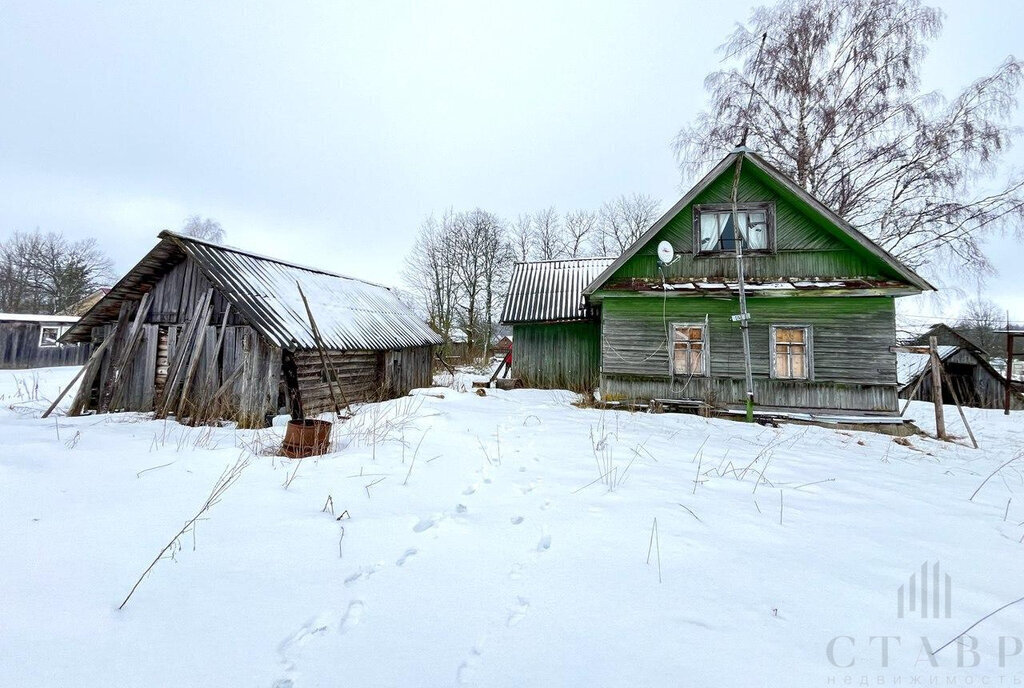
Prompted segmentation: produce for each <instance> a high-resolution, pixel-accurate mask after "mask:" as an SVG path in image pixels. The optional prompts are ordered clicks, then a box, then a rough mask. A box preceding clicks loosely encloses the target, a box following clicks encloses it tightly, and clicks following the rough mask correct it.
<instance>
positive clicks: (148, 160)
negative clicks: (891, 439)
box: [0, 0, 1024, 319]
mask: <svg viewBox="0 0 1024 688" xmlns="http://www.w3.org/2000/svg"><path fill="white" fill-rule="evenodd" d="M932 4H937V5H938V6H940V7H942V8H943V9H944V10H945V12H946V14H947V17H946V29H945V31H944V33H943V36H942V38H941V39H940V40H939V41H938V42H937V43H936V44H935V45H934V46H933V49H932V53H931V55H930V57H929V58H928V61H927V63H926V65H925V70H924V81H925V87H926V88H928V89H938V90H940V91H943V92H945V93H946V94H947V95H952V94H954V93H955V92H956V91H957V90H958V89H960V88H962V87H963V86H964V85H965V84H966V83H968V82H969V81H971V80H973V79H974V78H975V77H977V76H980V75H981V74H983V73H987V72H989V71H991V70H992V69H993V68H994V67H995V66H996V65H997V64H998V63H999V62H1000V61H1001V60H1003V59H1005V58H1006V56H1007V55H1009V54H1011V53H1013V52H1014V51H1017V52H1020V51H1021V47H1022V46H1024V42H1022V41H1021V37H1020V27H1021V26H1024V3H1020V2H1012V3H1011V2H993V1H991V0H981V1H979V0H973V1H970V2H968V1H964V0H942V1H940V2H935V3H932ZM257 5H259V6H257ZM751 5H752V3H750V2H736V1H734V0H715V1H714V2H704V1H700V2H693V1H691V2H679V1H678V0H676V1H674V2H673V1H667V0H665V1H662V0H644V1H635V0H634V1H630V2H617V3H602V2H593V1H588V2H553V1H550V0H545V1H543V2H534V1H532V0H520V1H519V2H515V3H491V2H468V1H467V2H448V1H425V0H420V1H409V2H366V1H364V2H338V1H323V2H297V1H291V2H287V3H284V2H282V3H277V4H275V5H271V4H269V3H251V2H203V3H177V2H174V3H156V2H152V3H139V2H116V1H114V0H106V1H104V2H97V3H92V2H90V3H86V2H76V3H71V2H68V3H51V2H44V1H42V0H30V1H28V2H4V3H3V5H2V6H0V99H2V102H3V107H0V189H2V190H0V235H5V234H7V233H8V232H10V231H13V230H15V229H25V230H30V229H33V228H35V227H39V228H40V229H42V230H60V231H63V232H64V233H65V234H67V235H69V236H72V237H86V236H94V237H96V238H97V239H98V240H99V241H100V243H101V245H102V247H103V248H104V249H105V250H106V251H108V252H109V253H110V254H111V255H112V256H113V257H114V259H115V262H116V269H117V270H118V272H119V273H120V272H123V271H124V270H127V269H128V268H129V267H131V265H132V264H134V262H135V261H136V260H138V258H140V257H141V256H142V254H143V253H144V252H145V251H146V250H148V249H149V248H150V247H151V246H152V245H153V243H154V241H155V236H156V233H157V232H158V231H159V230H160V229H164V228H170V229H178V228H180V227H181V224H182V221H183V219H184V218H185V216H186V215H189V214H191V213H200V214H202V215H204V216H210V217H214V218H216V219H218V220H219V221H220V222H221V223H222V224H223V226H224V228H225V229H226V230H227V233H228V239H227V242H228V243H230V244H233V245H237V246H242V247H245V248H250V249H252V250H256V251H259V252H263V253H270V254H274V255H277V256H280V257H282V258H287V259H290V260H295V261H299V262H303V263H308V264H312V265H316V266H320V267H324V268H327V269H331V270H335V271H338V272H344V273H347V274H352V275H355V276H359V277H363V278H367V279H372V280H376V281H382V282H386V283H394V284H397V283H398V282H399V272H400V269H401V263H402V258H403V256H404V255H405V254H406V253H407V252H408V250H409V248H410V246H411V244H412V241H413V238H414V235H415V232H416V229H417V227H418V225H419V224H420V222H421V221H422V219H423V218H424V216H426V215H427V214H429V213H431V212H438V213H440V212H443V211H444V209H445V208H447V207H448V206H453V207H455V208H457V209H463V208H472V207H475V206H480V207H483V208H486V209H488V210H491V211H493V212H495V213H498V214H499V215H502V216H505V217H514V216H515V215H516V214H517V213H519V212H524V211H531V210H535V209H538V208H541V207H546V206H549V205H555V206H556V207H557V208H559V209H560V210H563V211H564V210H567V209H573V208H577V207H586V208H595V207H597V206H598V205H600V204H601V203H602V202H603V201H605V200H607V199H609V198H612V197H614V196H617V195H618V194H621V193H633V192H641V193H646V194H651V195H653V196H654V197H656V198H659V199H661V201H662V207H663V208H667V207H668V206H669V205H671V204H672V203H673V202H674V201H675V200H676V198H677V197H678V196H679V195H680V192H681V188H680V182H681V179H680V175H679V172H678V170H677V167H676V163H675V160H674V157H673V155H672V152H671V148H670V143H671V140H672V138H673V136H674V134H675V133H676V131H678V129H679V128H680V126H682V125H683V124H685V123H687V122H688V121H689V120H690V119H691V118H692V116H693V115H694V113H695V112H697V111H698V110H699V109H700V108H701V107H702V105H703V103H704V99H705V96H704V92H703V89H702V80H703V78H704V76H705V74H706V73H707V72H709V71H711V70H713V69H716V68H718V67H719V65H720V63H719V62H718V60H719V59H720V56H719V55H717V54H716V53H715V52H714V49H715V47H716V46H717V45H718V44H719V43H721V41H722V40H723V39H724V37H725V36H726V35H727V34H728V33H729V32H730V31H731V29H732V27H733V25H734V23H735V22H737V21H740V20H744V19H746V17H747V15H748V13H749V9H750V7H751ZM1017 123H1018V124H1021V123H1024V116H1021V114H1020V113H1018V116H1017ZM1021 146H1024V141H1022V142H1021ZM723 153H724V152H723ZM1012 161H1013V162H1014V163H1015V164H1016V165H1017V166H1018V167H1024V154H1022V149H1021V148H1020V147H1018V149H1016V150H1015V151H1013V153H1012ZM992 254H993V258H994V262H995V263H996V266H997V267H998V268H999V269H1000V272H1001V274H1000V276H998V277H996V278H994V279H992V280H990V281H989V284H988V285H987V288H988V292H989V294H990V296H991V297H992V298H993V299H995V300H996V301H997V302H999V303H1000V304H1001V305H1002V306H1003V307H1006V308H1011V309H1013V310H1014V311H1015V312H1016V313H1017V314H1018V316H1017V317H1019V318H1021V319H1024V294H1022V290H1021V289H1020V286H1019V283H1021V282H1022V281H1024V280H1022V275H1021V272H1020V268H1019V266H1020V265H1021V264H1022V261H1024V251H1022V250H1021V249H1020V248H1019V247H1018V242H1017V241H1016V240H1014V239H1011V238H1005V239H1001V240H998V241H994V242H993V244H992ZM1014 282H1017V283H1018V284H1014ZM947 283H949V284H952V282H951V281H950V280H947ZM962 287H963V288H964V289H966V291H967V295H968V296H970V295H972V294H973V293H974V290H975V287H974V286H973V284H969V283H968V284H963V285H962ZM957 298H959V297H958V296H956V295H955V294H949V295H947V297H946V301H944V302H942V303H939V302H936V301H935V299H931V300H929V301H921V302H912V303H905V304H903V306H904V308H908V309H910V310H915V311H916V310H931V311H934V310H935V309H937V308H938V309H942V308H946V309H950V310H952V311H955V310H956V300H957ZM904 301H907V300H904ZM943 304H944V305H943Z"/></svg>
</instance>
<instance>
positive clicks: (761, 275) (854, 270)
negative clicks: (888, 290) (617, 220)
mask: <svg viewBox="0 0 1024 688" xmlns="http://www.w3.org/2000/svg"><path fill="white" fill-rule="evenodd" d="M732 179H733V170H732V168H729V170H727V171H726V172H725V173H723V174H722V175H721V176H719V177H718V179H716V180H715V181H714V182H712V183H711V185H710V186H709V187H708V188H707V189H705V190H704V191H703V192H701V193H700V194H699V195H698V196H697V197H696V198H695V199H694V201H693V203H691V204H689V205H687V206H685V207H684V208H683V209H682V210H681V211H680V212H679V213H678V214H676V216H675V217H674V218H673V219H672V220H671V221H669V223H668V224H667V225H666V226H665V227H664V228H663V229H662V230H661V231H660V232H658V234H657V236H655V237H654V239H652V240H651V241H650V242H648V244H647V245H646V246H645V247H644V248H643V249H641V250H640V252H639V253H637V254H636V255H635V256H633V257H632V258H631V259H629V260H628V261H627V262H626V263H625V264H624V265H623V266H622V267H621V268H619V270H617V271H616V273H615V274H614V275H613V276H612V278H611V279H610V280H609V282H608V286H612V287H614V285H615V284H616V283H617V282H623V281H626V280H628V279H630V278H646V279H657V280H658V281H660V280H661V274H660V273H659V271H658V269H657V246H658V243H659V242H660V241H662V240H667V241H669V242H671V243H672V245H673V246H674V247H675V249H676V251H677V252H681V253H682V254H683V255H680V256H679V257H678V258H677V259H676V260H675V262H674V263H672V264H671V265H669V266H668V267H667V268H665V277H666V279H668V280H672V279H673V278H697V277H735V276H736V259H735V257H734V256H731V255H730V256H723V257H718V256H699V257H695V256H694V255H693V254H692V249H693V206H694V205H699V204H703V203H729V202H730V201H731V200H732ZM737 200H738V201H739V202H741V203H744V202H767V201H773V202H774V203H775V218H776V219H775V223H776V242H775V243H776V253H774V254H769V255H763V254H752V255H749V256H748V257H747V258H746V259H745V262H744V265H745V270H746V275H747V277H748V278H750V279H773V278H785V277H792V278H799V277H873V278H890V279H900V278H899V277H898V276H897V275H896V274H895V273H894V272H893V271H892V269H891V268H889V266H887V265H885V263H884V262H882V261H881V260H879V259H878V258H877V257H875V256H873V255H871V254H870V253H869V252H868V251H866V250H865V249H864V248H863V247H862V246H860V245H859V244H857V243H856V242H855V241H854V240H853V239H851V238H849V237H848V236H847V235H846V234H845V233H843V232H842V231H841V230H839V229H838V228H836V227H834V226H832V225H831V223H828V222H826V221H825V220H824V218H822V217H821V216H820V215H818V214H817V213H816V212H815V211H813V210H812V209H810V208H809V207H808V206H806V205H805V204H804V203H803V201H801V200H800V199H799V198H797V197H796V196H793V195H792V194H791V193H789V192H788V191H787V190H785V189H783V188H782V187H780V186H779V185H778V184H777V182H775V181H774V180H772V179H770V178H769V177H767V176H766V175H764V174H763V173H761V171H760V170H758V169H756V168H755V167H754V166H753V165H752V164H747V165H744V167H743V170H742V173H741V175H740V184H739V190H738V194H737Z"/></svg>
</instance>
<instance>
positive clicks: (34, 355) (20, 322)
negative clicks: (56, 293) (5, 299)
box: [0, 313, 89, 369]
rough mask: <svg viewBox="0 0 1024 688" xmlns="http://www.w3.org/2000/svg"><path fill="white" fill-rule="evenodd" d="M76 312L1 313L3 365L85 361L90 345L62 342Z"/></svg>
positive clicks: (0, 361) (41, 365)
mask: <svg viewBox="0 0 1024 688" xmlns="http://www.w3.org/2000/svg"><path fill="white" fill-rule="evenodd" d="M76 322H78V317H77V316H70V315H37V314H34V313H0V369H11V368H45V367H48V366H72V365H82V364H83V363H85V361H86V359H88V358H89V345H88V343H84V344H62V343H60V342H59V341H58V340H59V339H60V337H61V335H62V334H64V333H65V332H67V331H68V329H70V327H71V326H72V325H74V324H75V323H76Z"/></svg>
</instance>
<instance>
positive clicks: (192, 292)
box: [62, 231, 441, 427]
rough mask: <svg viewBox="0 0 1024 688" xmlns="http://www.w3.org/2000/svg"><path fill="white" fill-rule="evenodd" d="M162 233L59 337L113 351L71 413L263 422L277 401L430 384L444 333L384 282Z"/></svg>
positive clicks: (90, 372) (299, 412)
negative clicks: (131, 413)
mask: <svg viewBox="0 0 1024 688" xmlns="http://www.w3.org/2000/svg"><path fill="white" fill-rule="evenodd" d="M159 239H160V242H159V243H158V244H157V245H156V246H155V247H154V248H153V249H152V250H151V251H150V252H149V253H148V254H146V256H145V257H144V258H143V259H142V260H141V261H139V263H138V264H137V265H136V266H135V267H134V268H132V269H131V270H130V271H129V272H128V274H126V275H125V276H124V277H123V278H121V280H120V281H119V282H118V283H117V284H116V285H114V286H113V288H111V290H110V292H109V293H108V294H106V296H104V297H103V299H101V300H100V301H99V302H98V303H96V304H95V305H94V306H93V307H92V308H91V309H90V310H89V311H88V312H87V313H86V314H85V315H83V316H82V318H81V319H80V320H79V321H78V322H77V323H76V324H75V325H74V326H73V327H72V328H71V329H70V330H69V331H68V332H67V333H66V334H65V335H64V337H63V339H62V341H64V342H69V343H71V342H91V343H93V344H94V345H97V346H98V347H100V348H103V349H105V350H103V351H100V350H99V349H98V350H97V354H98V355H97V356H94V359H93V361H92V362H91V364H90V365H89V366H87V372H86V374H85V376H84V379H83V383H82V387H81V391H80V393H79V395H78V397H77V398H76V400H75V403H73V404H72V409H71V410H72V412H83V411H86V410H94V411H97V412H106V411H117V410H126V411H153V410H155V411H157V412H158V414H175V415H176V416H177V417H178V418H179V419H185V418H191V419H193V420H194V419H195V418H197V417H198V418H201V419H208V418H210V417H219V418H224V419H228V420H235V421H237V422H238V423H239V425H240V426H241V427H259V426H263V425H265V424H266V422H267V421H268V419H269V418H270V417H271V416H273V415H275V414H278V413H281V412H286V411H287V412H291V413H292V415H293V416H295V417H303V416H309V415H314V414H317V413H321V412H324V411H328V410H333V405H334V402H333V401H332V396H333V398H335V399H337V400H339V401H341V402H348V403H352V402H360V401H370V400H379V399H384V398H393V397H396V396H400V395H403V394H406V393H407V392H408V391H409V390H410V389H412V388H415V387H424V386H429V385H430V384H431V381H432V380H431V357H432V349H433V347H434V346H436V345H438V344H440V343H441V338H440V337H439V336H438V335H437V334H436V333H435V332H433V330H431V329H430V328H429V327H428V326H427V325H426V324H425V323H423V322H422V321H421V320H420V319H419V318H417V317H416V315H415V314H414V313H413V312H412V311H411V310H410V309H409V308H408V307H407V306H406V305H405V304H403V303H402V302H401V301H400V300H399V299H398V297H397V296H396V295H395V293H394V292H392V291H391V290H390V289H388V288H387V287H384V286H381V285H379V284H374V283H371V282H366V281H363V280H359V279H355V278H352V277H346V276H344V275H339V274H336V273H332V272H327V271H325V270H319V269H316V268H310V267H304V266H301V265H295V264H293V263H288V262H285V261H282V260H278V259H276V258H270V257H267V256H261V255H257V254H255V253H251V252H248V251H243V250H240V249H236V248H230V247H227V246H221V245H218V244H213V243H209V242H206V241H201V240H198V239H195V238H192V237H186V236H182V235H180V234H176V233H173V232H168V231H164V232H161V233H160V235H159ZM300 288H301V293H300ZM303 294H304V295H305V297H306V300H307V301H308V308H309V311H310V312H311V313H312V315H313V320H314V321H315V324H316V330H317V332H316V333H314V329H313V328H312V327H311V325H310V319H309V316H308V315H307V304H306V303H304V301H303V296H302V295H303ZM104 344H107V345H109V346H106V347H104V346H103V345H104ZM321 353H323V358H325V359H326V360H322V357H321ZM332 391H333V395H332Z"/></svg>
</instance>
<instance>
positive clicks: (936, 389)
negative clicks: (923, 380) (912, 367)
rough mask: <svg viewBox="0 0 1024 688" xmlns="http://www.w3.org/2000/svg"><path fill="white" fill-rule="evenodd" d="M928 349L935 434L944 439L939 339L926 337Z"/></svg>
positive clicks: (944, 425) (944, 427) (944, 420)
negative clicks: (929, 353)
mask: <svg viewBox="0 0 1024 688" xmlns="http://www.w3.org/2000/svg"><path fill="white" fill-rule="evenodd" d="M928 349H929V350H930V352H931V369H932V402H933V403H934V404H935V436H936V437H938V438H939V439H940V440H944V439H946V419H945V418H944V417H943V415H942V361H941V360H940V359H939V340H938V339H937V338H936V337H929V338H928Z"/></svg>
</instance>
